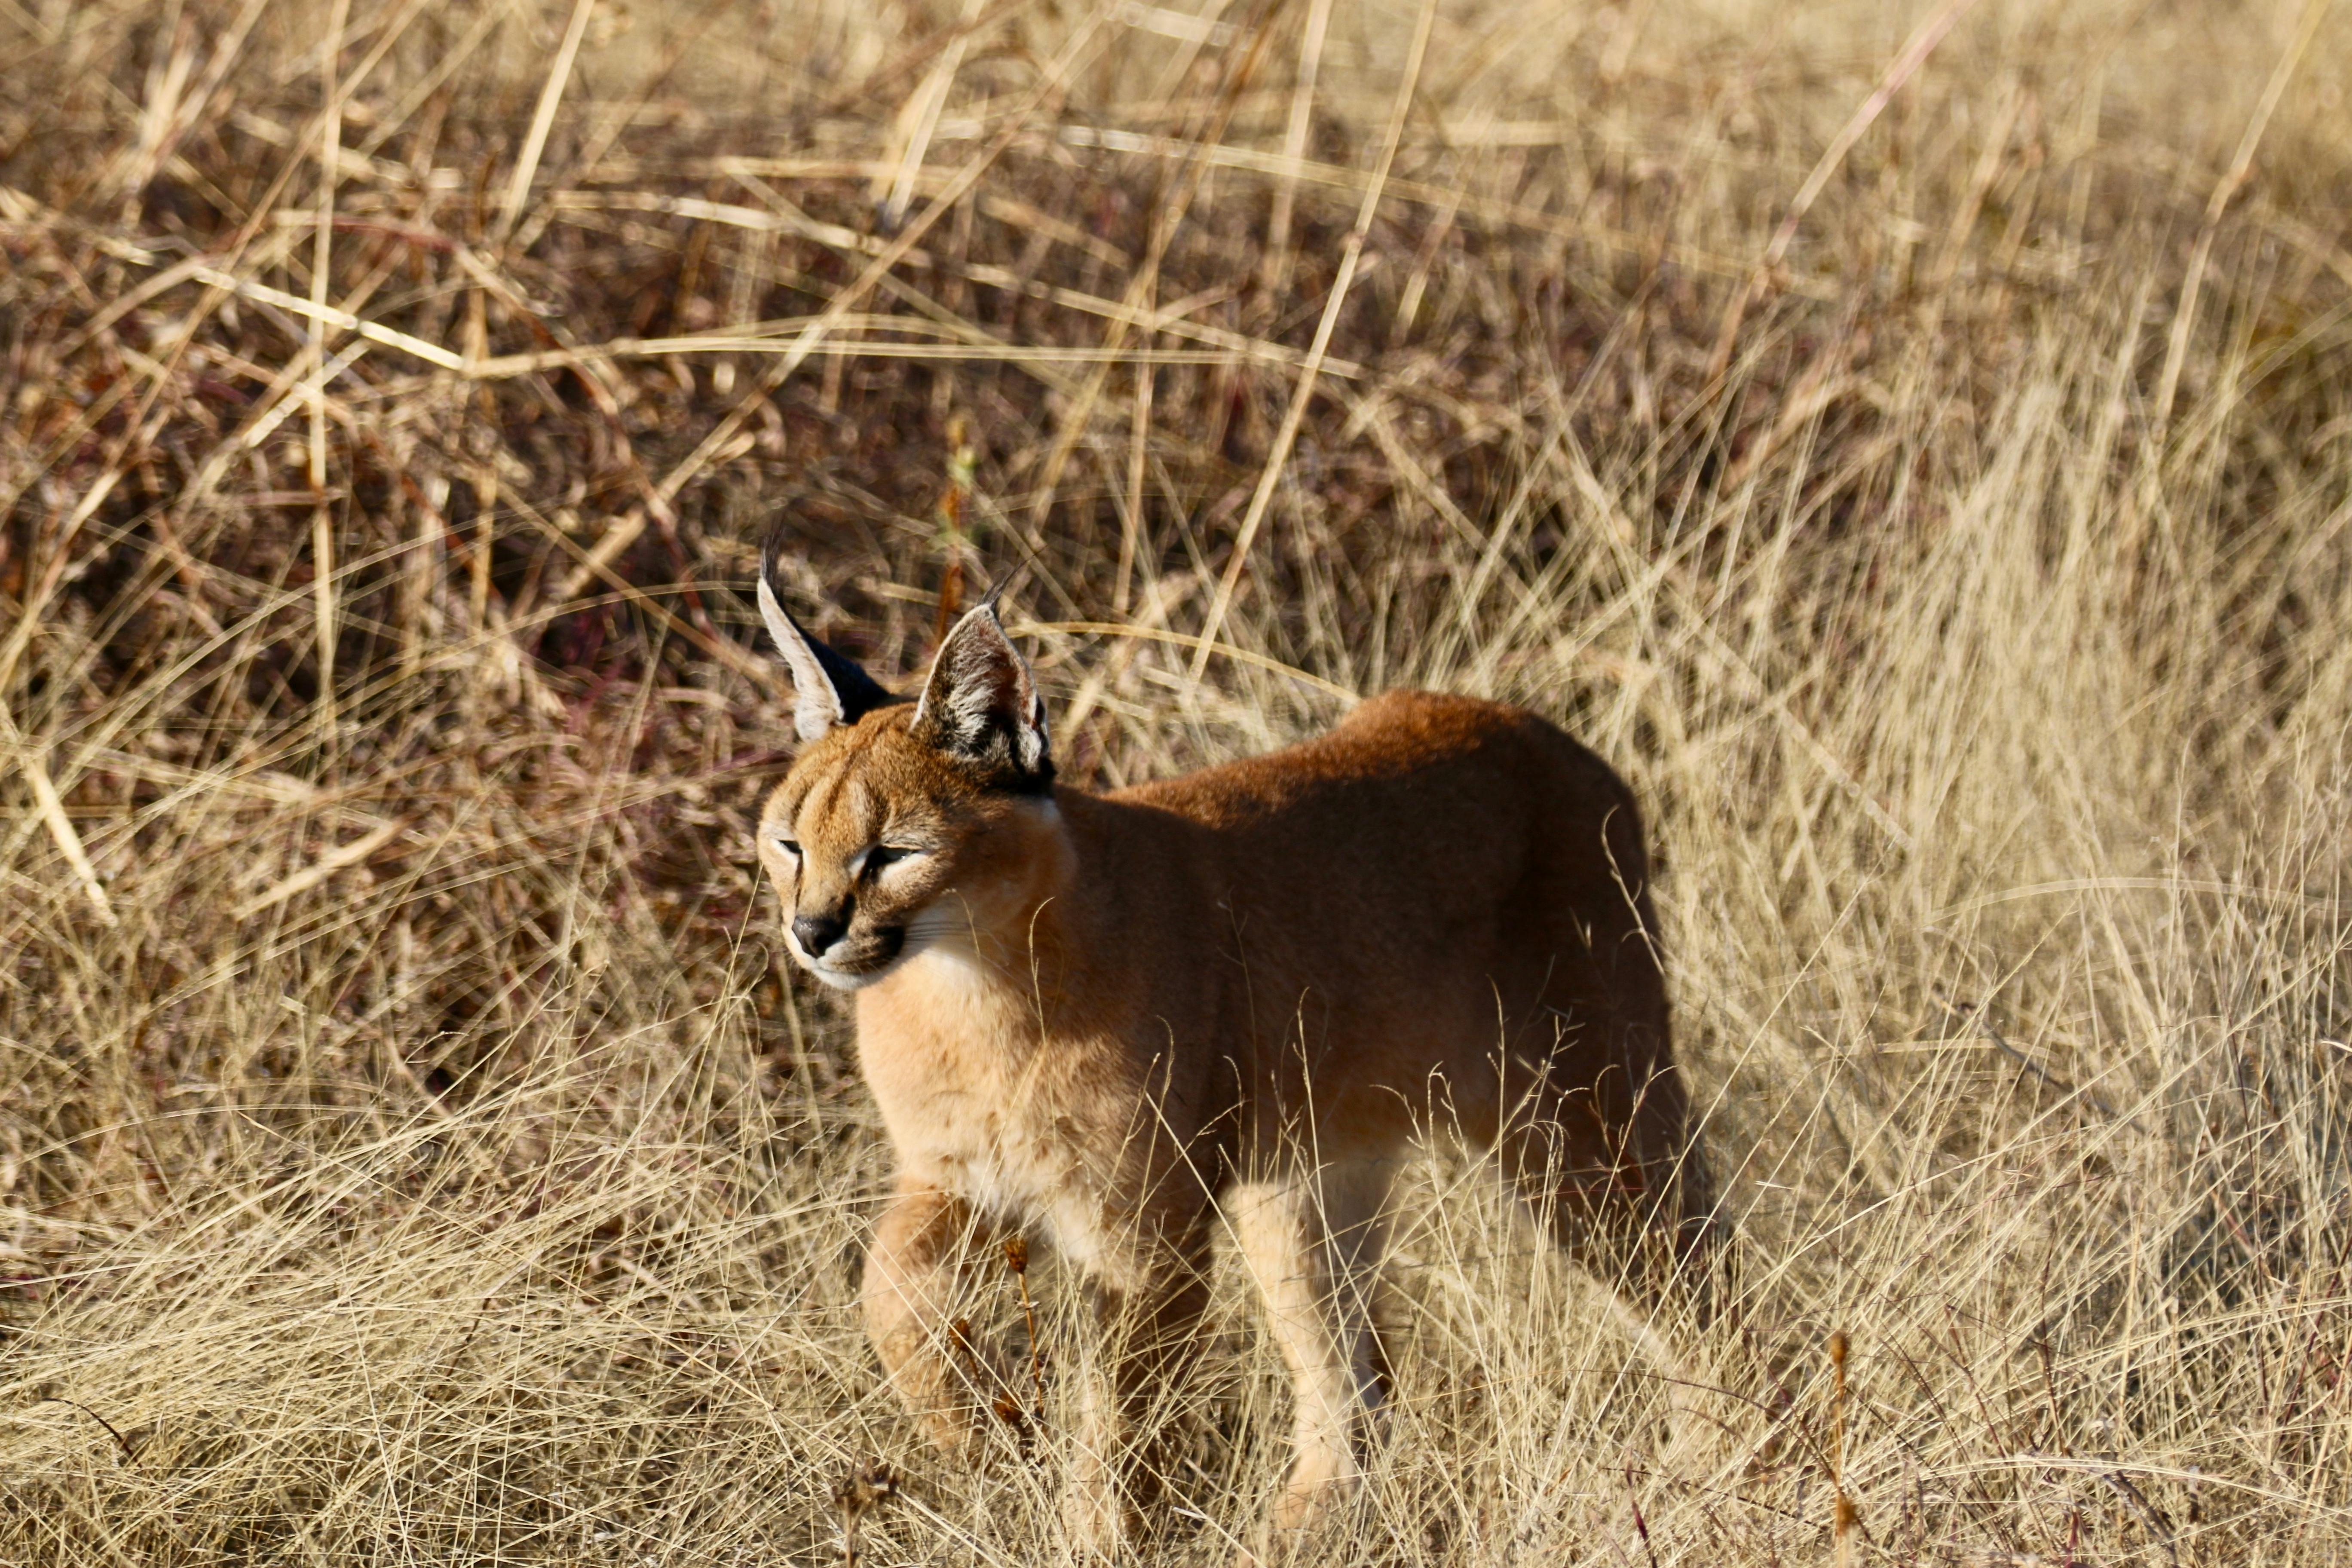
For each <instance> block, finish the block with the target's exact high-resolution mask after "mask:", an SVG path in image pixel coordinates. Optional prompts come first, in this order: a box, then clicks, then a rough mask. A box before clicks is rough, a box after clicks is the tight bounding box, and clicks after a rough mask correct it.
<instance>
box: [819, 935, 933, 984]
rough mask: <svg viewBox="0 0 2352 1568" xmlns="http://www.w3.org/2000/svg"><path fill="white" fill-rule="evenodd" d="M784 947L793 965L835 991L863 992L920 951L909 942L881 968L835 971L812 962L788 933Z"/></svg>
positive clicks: (827, 964)
mask: <svg viewBox="0 0 2352 1568" xmlns="http://www.w3.org/2000/svg"><path fill="white" fill-rule="evenodd" d="M923 945H925V946H927V945H929V944H928V943H926V944H923ZM784 946H785V948H786V949H787V950H788V951H789V952H791V953H792V955H793V963H797V964H799V965H800V966H801V967H802V968H803V969H805V970H807V971H808V972H809V973H811V974H814V975H815V976H816V977H817V978H818V979H819V980H822V981H824V983H825V984H827V985H830V986H832V987H833V988H834V989H835V991H863V990H865V989H866V987H867V986H868V985H871V984H874V983H875V982H876V981H877V980H887V979H888V978H889V977H890V976H892V975H893V974H896V973H898V971H899V970H900V969H902V968H904V967H905V966H906V963H907V961H908V959H910V958H912V957H914V956H915V955H916V954H917V953H919V952H921V951H922V946H919V945H917V944H916V943H915V942H908V944H907V945H906V946H904V947H902V948H900V949H899V950H898V956H897V957H895V958H893V959H892V960H891V961H890V962H889V963H886V964H884V965H883V966H882V967H881V968H879V969H867V970H862V971H851V970H846V969H835V967H834V966H833V965H831V964H830V963H824V962H822V961H820V960H812V959H811V958H810V957H809V955H808V954H807V953H805V952H802V951H801V944H800V943H799V942H794V941H793V939H792V937H791V935H790V934H789V933H788V934H787V935H786V936H785V938H784Z"/></svg>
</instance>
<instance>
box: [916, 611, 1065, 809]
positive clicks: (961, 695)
mask: <svg viewBox="0 0 2352 1568" xmlns="http://www.w3.org/2000/svg"><path fill="white" fill-rule="evenodd" d="M915 728H916V730H917V731H919V732H922V731H928V732H929V733H930V734H931V735H932V736H933V737H934V738H935V739H936V740H937V741H938V742H940V744H941V745H943V746H944V747H946V748H947V749H948V750H950V751H953V752H961V753H962V754H964V755H966V756H970V757H971V758H973V759H974V760H976V761H982V762H989V761H995V762H1000V763H1005V764H1009V765H1010V766H1011V767H1012V769H1013V771H1014V772H1016V773H1023V774H1026V775H1036V774H1044V775H1045V776H1046V777H1051V776H1052V773H1051V770H1052V765H1053V764H1052V761H1051V752H1052V746H1051V737H1050V736H1049V735H1048V733H1047V731H1046V727H1045V697H1044V696H1043V695H1042V694H1041V693H1040V692H1039V691H1038V689H1037V681H1036V678H1035V677H1034V676H1033V675H1032V674H1031V673H1030V670H1029V664H1028V661H1027V660H1026V659H1024V658H1022V657H1021V652H1020V650H1019V649H1018V648H1016V647H1013V639H1012V638H1011V637H1007V636H1005V635H1004V625H1003V622H1002V621H999V620H998V619H997V618H996V604H995V601H994V600H989V601H986V602H984V603H982V605H979V606H978V607H977V608H975V609H972V610H971V611H970V612H968V613H967V614H966V615H965V616H964V617H963V619H961V620H960V621H958V622H957V623H956V625H955V629H954V630H953V631H951V632H950V633H949V634H948V637H947V640H946V641H945V642H943V643H941V644H940V651H939V654H938V657H936V658H933V659H932V660H931V673H930V675H929V678H928V679H925V680H924V682H923V695H922V700H920V702H919V703H918V704H917V706H916V708H915Z"/></svg>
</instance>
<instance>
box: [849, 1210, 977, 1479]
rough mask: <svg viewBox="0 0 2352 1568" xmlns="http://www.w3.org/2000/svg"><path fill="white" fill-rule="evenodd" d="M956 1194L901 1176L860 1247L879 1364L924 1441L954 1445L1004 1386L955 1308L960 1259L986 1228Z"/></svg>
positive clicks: (964, 1440) (967, 1436) (869, 1332)
mask: <svg viewBox="0 0 2352 1568" xmlns="http://www.w3.org/2000/svg"><path fill="white" fill-rule="evenodd" d="M992 1234H993V1233H992V1231H991V1230H990V1229H989V1228H988V1227H986V1226H982V1224H981V1223H980V1222H979V1221H978V1219H977V1218H976V1216H975V1215H974V1214H973V1212H972V1209H971V1205H969V1204H967V1203H965V1202H964V1200H963V1199H961V1198H960V1197H958V1196H956V1195H955V1194H952V1193H950V1192H947V1191H945V1190H943V1189H941V1188H940V1187H936V1186H932V1185H930V1184H928V1183H924V1182H921V1181H918V1180H915V1179H913V1178H910V1177H905V1176H902V1177H900V1178H899V1181H898V1190H897V1192H896V1193H895V1194H893V1195H892V1197H891V1200H890V1206H889V1207H888V1208H887V1209H885V1210H884V1211H883V1212H882V1217H881V1219H880V1221H879V1222H877V1224H876V1226H875V1227H874V1245H873V1247H872V1249H871V1250H870V1251H868V1252H867V1253H866V1286H865V1306H866V1336H867V1337H868V1338H869V1339H871V1340H872V1341H873V1342H874V1349H875V1352H877V1354H879V1355H880V1356H881V1358H882V1371H883V1373H884V1375H885V1376H887V1378H888V1379H889V1380H890V1386H891V1387H893V1388H895V1389H897V1390H898V1397H899V1398H900V1399H902V1400H904V1401H905V1402H906V1405H907V1408H908V1411H910V1412H911V1413H912V1414H913V1415H914V1416H915V1419H916V1420H918V1421H919V1422H920V1423H921V1424H922V1426H923V1431H924V1433H925V1435H926V1436H929V1438H930V1439H931V1441H932V1442H934V1443H936V1444H938V1445H939V1446H940V1447H941V1448H943V1449H946V1450H947V1451H949V1452H950V1453H953V1452H956V1451H958V1450H960V1449H961V1448H962V1447H964V1446H965V1445H966V1444H968V1443H970V1442H971V1440H972V1438H973V1437H974V1436H975V1435H977V1434H978V1432H979V1431H980V1430H981V1429H982V1427H983V1426H986V1425H988V1424H989V1422H990V1420H991V1419H992V1416H991V1412H992V1407H993V1406H994V1405H995V1402H996V1399H997V1397H998V1395H999V1394H1002V1393H1003V1391H1004V1389H1005V1388H1006V1387H1007V1386H1008V1384H1007V1383H1006V1381H1005V1376H1004V1371H1003V1367H1002V1366H1001V1365H999V1364H998V1358H997V1357H996V1356H995V1355H994V1354H992V1352H990V1351H989V1350H987V1349H984V1348H983V1347H982V1346H979V1345H975V1344H974V1343H973V1342H972V1340H971V1333H970V1331H969V1329H968V1327H967V1325H966V1324H965V1322H964V1321H963V1319H962V1318H961V1315H960V1313H961V1307H960V1304H959V1300H958V1298H959V1296H960V1295H961V1288H962V1283H963V1272H964V1261H965V1259H966V1258H968V1257H969V1256H971V1254H972V1252H973V1251H974V1250H975V1248H976V1247H978V1246H979V1245H980V1244H982V1243H984V1242H986V1241H987V1240H989V1239H991V1238H992Z"/></svg>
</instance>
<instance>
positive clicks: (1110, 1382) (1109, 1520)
mask: <svg viewBox="0 0 2352 1568" xmlns="http://www.w3.org/2000/svg"><path fill="white" fill-rule="evenodd" d="M1115 1265H1116V1266H1115V1268H1113V1269H1112V1270H1110V1271H1108V1272H1106V1273H1104V1274H1098V1275H1097V1277H1096V1278H1095V1279H1094V1280H1093V1281H1092V1282H1091V1294H1092V1296H1093V1299H1094V1307H1095V1314H1096V1320H1097V1326H1098V1328H1099V1330H1100V1331H1101V1349H1100V1361H1099V1363H1098V1365H1097V1368H1096V1371H1095V1374H1094V1375H1093V1376H1091V1377H1090V1378H1088V1379H1087V1384H1086V1388H1085V1394H1084V1401H1085V1402H1084V1405H1083V1407H1082V1408H1081V1410H1080V1413H1079V1421H1078V1431H1077V1453H1076V1458H1075V1461H1074V1463H1073V1466H1072V1474H1071V1488H1070V1495H1069V1500H1068V1508H1067V1513H1066V1522H1067V1524H1068V1526H1069V1529H1070V1532H1071V1534H1072V1536H1073V1537H1074V1538H1075V1539H1076V1542H1078V1544H1079V1545H1080V1546H1081V1547H1082V1548H1083V1549H1085V1550H1087V1551H1090V1552H1094V1553H1095V1554H1096V1555H1097V1556H1099V1557H1106V1558H1117V1557H1118V1556H1119V1555H1120V1551H1121V1548H1122V1547H1123V1546H1124V1545H1125V1544H1126V1543H1127V1542H1129V1539H1130V1538H1131V1537H1132V1536H1133V1535H1134V1533H1135V1531H1136V1530H1137V1527H1138V1525H1139V1522H1140V1521H1141V1519H1142V1515H1143V1510H1145V1509H1146V1508H1147V1507H1149V1506H1150V1504H1151V1503H1152V1502H1153V1501H1154V1500H1157V1499H1158V1498H1159V1496H1160V1493H1161V1492H1162V1491H1163V1490H1164V1489H1165V1486H1166V1476H1165V1468H1166V1466H1165V1456H1164V1452H1163V1450H1164V1448H1165V1445H1164V1444H1163V1443H1162V1442H1161V1441H1160V1438H1161V1436H1162V1435H1163V1428H1164V1426H1165V1424H1166V1421H1167V1418H1168V1416H1169V1415H1170V1414H1171V1412H1170V1411H1169V1409H1168V1408H1167V1404H1168V1401H1169V1399H1170V1398H1171V1395H1172V1394H1175V1393H1176V1392H1177V1390H1178V1389H1179V1388H1180V1387H1181V1384H1183V1382H1184V1379H1185V1375H1186V1374H1187V1373H1189V1372H1190V1371H1191V1370H1192V1363H1193V1362H1194V1361H1196V1360H1197V1359H1198V1358H1199V1355H1200V1352H1201V1348H1202V1347H1201V1320H1202V1316H1203V1315H1204V1314H1205V1313H1206V1312H1207V1310H1208V1307H1209V1248H1208V1235H1207V1231H1206V1229H1205V1228H1204V1227H1203V1226H1202V1225H1201V1224H1200V1223H1199V1221H1198V1219H1197V1218H1196V1219H1194V1220H1192V1221H1190V1222H1187V1223H1186V1224H1184V1225H1182V1226H1177V1225H1173V1224H1171V1225H1170V1226H1168V1227H1167V1230H1166V1231H1165V1232H1163V1236H1162V1239H1160V1241H1159V1242H1157V1243H1155V1244H1151V1245H1149V1246H1148V1247H1143V1248H1139V1255H1138V1256H1136V1257H1134V1258H1119V1259H1117V1260H1115Z"/></svg>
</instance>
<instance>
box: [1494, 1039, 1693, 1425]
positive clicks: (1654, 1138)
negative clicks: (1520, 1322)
mask: <svg viewBox="0 0 2352 1568" xmlns="http://www.w3.org/2000/svg"><path fill="white" fill-rule="evenodd" d="M1612 1076H1617V1078H1618V1082H1617V1083H1616V1084H1615V1085H1612V1084H1610V1083H1608V1082H1606V1081H1604V1082H1603V1083H1602V1084H1601V1085H1599V1086H1597V1087H1595V1088H1591V1089H1574V1090H1570V1091H1569V1092H1565V1093H1559V1094H1557V1095H1555V1096H1553V1097H1551V1098H1550V1100H1549V1101H1548V1102H1545V1101H1537V1102H1535V1103H1534V1104H1531V1105H1530V1107H1529V1113H1528V1114H1527V1115H1525V1116H1524V1117H1523V1118H1522V1119H1521V1120H1519V1121H1517V1122H1515V1123H1514V1124H1513V1125H1512V1126H1510V1127H1508V1128H1507V1129H1506V1131H1505V1132H1504V1135H1503V1137H1502V1138H1501V1139H1500V1141H1499V1143H1500V1147H1499V1148H1498V1150H1497V1152H1498V1153H1499V1154H1500V1156H1501V1158H1502V1160H1503V1163H1504V1167H1505V1169H1506V1170H1507V1172H1508V1173H1510V1175H1511V1178H1512V1180H1513V1182H1514V1184H1516V1185H1517V1188H1518V1191H1519V1194H1520V1196H1521V1197H1522V1198H1523V1199H1524V1200H1525V1201H1526V1202H1527V1204H1528V1207H1529V1208H1530V1209H1532V1210H1533V1211H1534V1213H1535V1216H1536V1219H1537V1221H1538V1225H1539V1226H1542V1227H1543V1228H1544V1229H1546V1230H1548V1231H1549V1233H1550V1234H1551V1236H1552V1237H1553V1239H1554V1240H1555V1241H1556V1242H1557V1243H1558V1244H1559V1247H1560V1249H1561V1250H1562V1251H1564V1252H1566V1253H1567V1254H1568V1255H1569V1257H1570V1258H1572V1259H1573V1260H1575V1262H1576V1263H1577V1264H1578V1265H1579V1266H1580V1268H1582V1269H1583V1270H1584V1271H1585V1272H1586V1273H1587V1274H1588V1275H1590V1276H1591V1278H1592V1279H1594V1280H1595V1281H1596V1282H1597V1283H1598V1284H1600V1285H1601V1287H1602V1289H1604V1290H1605V1291H1606V1292H1607V1297H1608V1301H1609V1306H1610V1310H1611V1315H1612V1317H1613V1318H1614V1319H1615V1321H1616V1322H1617V1324H1618V1326H1619V1328H1620V1329H1621V1330H1622V1331H1623V1332H1624V1334H1625V1336H1626V1337H1627V1338H1628V1339H1629V1340H1631V1341H1632V1342H1633V1343H1634V1344H1635V1345H1636V1346H1637V1347H1639V1349H1640V1351H1641V1353H1642V1357H1643V1360H1645V1361H1647V1362H1648V1363H1650V1365H1651V1368H1652V1370H1653V1371H1654V1373H1655V1375H1656V1376H1657V1377H1658V1378H1659V1379H1660V1380H1661V1385H1662V1392H1663V1395H1664V1405H1665V1407H1666V1419H1667V1426H1668V1431H1667V1439H1668V1444H1667V1447H1668V1451H1669V1452H1670V1453H1672V1452H1680V1451H1682V1450H1684V1449H1685V1448H1686V1447H1688V1445H1689V1444H1690V1443H1692V1442H1693V1441H1695V1440H1696V1438H1697V1436H1698V1435H1699V1431H1700V1427H1701V1425H1702V1420H1701V1417H1700V1416H1699V1415H1698V1413H1697V1411H1696V1397H1697V1395H1698V1393H1699V1391H1700V1389H1701V1387H1702V1385H1703V1384H1704V1383H1705V1381H1706V1380H1705V1378H1704V1376H1703V1375H1702V1373H1701V1370H1700V1369H1699V1368H1698V1367H1697V1366H1696V1364H1695V1363H1693V1362H1692V1360H1691V1359H1690V1357H1689V1356H1688V1355H1686V1354H1685V1352H1683V1351H1681V1350H1680V1349H1678V1348H1677V1344H1676V1342H1677V1340H1681V1339H1686V1338H1687V1335H1686V1334H1685V1333H1684V1332H1683V1331H1684V1330H1685V1329H1686V1328H1688V1327H1695V1326H1696V1325H1697V1324H1698V1323H1700V1322H1702V1321H1704V1320H1705V1318H1706V1298H1707V1283H1708V1281H1707V1258H1706V1251H1705V1248H1706V1236H1707V1231H1706V1224H1705V1221H1706V1215H1707V1206H1706V1205H1707V1200H1706V1195H1705V1194H1706V1181H1705V1176H1704V1173H1700V1172H1698V1171H1696V1169H1695V1166H1696V1158H1695V1157H1696V1150H1695V1149H1694V1148H1693V1147H1692V1145H1691V1143H1690V1142H1689V1140H1688V1137H1687V1135H1686V1133H1685V1131H1684V1127H1685V1114H1686V1112H1685V1101H1684V1096H1683V1089H1682V1083H1681V1079H1679V1078H1678V1077H1676V1076H1675V1073H1674V1072H1673V1070H1672V1069H1671V1068H1667V1069H1665V1070H1664V1071H1662V1072H1656V1073H1654V1074H1652V1075H1651V1076H1650V1077H1648V1078H1647V1079H1643V1080H1642V1081H1641V1082H1640V1084H1639V1085H1638V1087H1636V1088H1633V1089H1626V1088H1624V1087H1623V1086H1624V1083H1625V1075H1612Z"/></svg>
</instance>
